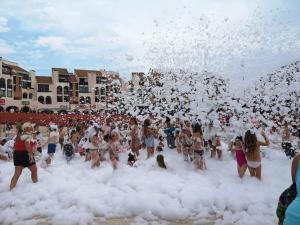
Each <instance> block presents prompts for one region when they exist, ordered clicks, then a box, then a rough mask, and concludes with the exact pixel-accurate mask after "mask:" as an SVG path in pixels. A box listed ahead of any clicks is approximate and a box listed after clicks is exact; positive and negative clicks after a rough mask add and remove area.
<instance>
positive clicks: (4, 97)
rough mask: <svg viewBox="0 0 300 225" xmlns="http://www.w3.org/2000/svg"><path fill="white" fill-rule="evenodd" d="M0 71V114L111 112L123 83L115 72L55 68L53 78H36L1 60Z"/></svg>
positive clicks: (11, 63)
mask: <svg viewBox="0 0 300 225" xmlns="http://www.w3.org/2000/svg"><path fill="white" fill-rule="evenodd" d="M0 68H1V73H0V111H23V112H28V111H43V110H45V111H46V110H48V111H49V110H51V111H61V110H75V109H77V110H82V109H95V110H101V109H108V108H112V107H114V103H115V102H117V101H118V99H119V98H120V96H121V95H122V92H121V91H122V85H123V84H124V82H123V80H122V79H121V78H120V76H119V74H118V73H117V72H114V71H106V70H84V69H75V70H74V73H71V72H69V71H68V70H67V69H65V68H52V74H51V76H37V75H36V73H35V71H33V70H32V71H26V70H25V69H23V68H21V67H19V66H18V64H17V63H15V62H10V61H7V60H4V59H2V58H0Z"/></svg>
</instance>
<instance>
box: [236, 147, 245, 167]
mask: <svg viewBox="0 0 300 225" xmlns="http://www.w3.org/2000/svg"><path fill="white" fill-rule="evenodd" d="M235 156H236V161H237V164H238V166H239V167H242V166H244V165H247V160H246V156H245V153H244V151H243V149H241V148H237V149H236V151H235Z"/></svg>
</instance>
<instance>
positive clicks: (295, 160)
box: [291, 154, 300, 183]
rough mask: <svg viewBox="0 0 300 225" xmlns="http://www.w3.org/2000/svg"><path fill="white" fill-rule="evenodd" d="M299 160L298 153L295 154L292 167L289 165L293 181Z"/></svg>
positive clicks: (294, 180) (299, 155)
mask: <svg viewBox="0 0 300 225" xmlns="http://www.w3.org/2000/svg"><path fill="white" fill-rule="evenodd" d="M299 161H300V154H297V155H296V156H295V157H294V159H293V162H292V167H291V174H292V181H293V183H295V182H296V174H297V170H298V166H299ZM299 175H300V174H299ZM299 175H298V176H299Z"/></svg>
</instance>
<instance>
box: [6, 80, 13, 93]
mask: <svg viewBox="0 0 300 225" xmlns="http://www.w3.org/2000/svg"><path fill="white" fill-rule="evenodd" d="M7 97H12V80H11V79H8V80H7Z"/></svg>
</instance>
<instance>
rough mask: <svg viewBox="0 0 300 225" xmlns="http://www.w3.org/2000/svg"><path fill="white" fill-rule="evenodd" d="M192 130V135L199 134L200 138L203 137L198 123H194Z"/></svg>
mask: <svg viewBox="0 0 300 225" xmlns="http://www.w3.org/2000/svg"><path fill="white" fill-rule="evenodd" d="M193 128H194V129H193V132H194V133H198V132H199V133H200V135H201V136H203V133H202V127H201V125H200V123H198V122H197V123H196V124H195V125H194V127H193Z"/></svg>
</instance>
